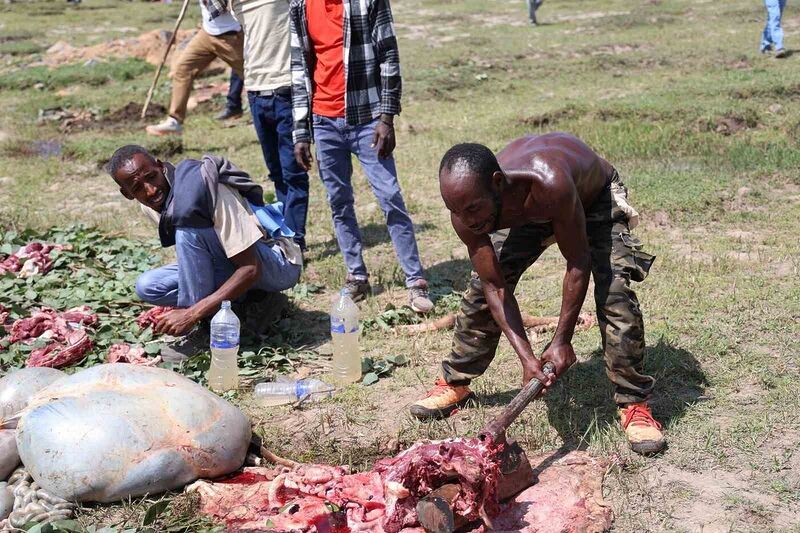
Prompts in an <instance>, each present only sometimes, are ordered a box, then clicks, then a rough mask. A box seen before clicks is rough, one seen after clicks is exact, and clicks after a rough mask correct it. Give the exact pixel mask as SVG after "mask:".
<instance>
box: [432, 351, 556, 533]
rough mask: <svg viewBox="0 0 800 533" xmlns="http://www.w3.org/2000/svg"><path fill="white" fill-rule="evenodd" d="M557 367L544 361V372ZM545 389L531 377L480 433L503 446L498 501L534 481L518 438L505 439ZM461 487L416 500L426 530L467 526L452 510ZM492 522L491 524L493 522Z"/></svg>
mask: <svg viewBox="0 0 800 533" xmlns="http://www.w3.org/2000/svg"><path fill="white" fill-rule="evenodd" d="M554 371H555V366H554V365H553V364H552V363H545V365H544V367H543V368H542V372H544V373H545V374H552V373H553V372H554ZM542 389H544V385H543V384H542V382H540V381H539V380H537V379H532V380H530V382H528V384H527V385H525V387H523V388H522V390H521V391H519V393H517V395H516V396H515V397H514V399H513V400H511V402H510V403H509V404H508V406H507V407H506V408H505V409H504V410H503V412H502V413H500V414H499V415H498V416H496V417H495V418H494V419H492V420H491V421H490V422H489V423H488V424H487V425H486V427H485V428H484V429H483V431H481V432H480V433H479V434H478V438H479V439H481V440H489V441H490V442H493V443H494V444H495V445H500V444H502V445H503V451H502V452H501V454H500V479H499V480H498V484H497V499H498V501H503V500H507V499H508V498H511V497H512V496H516V495H517V494H519V493H520V492H522V491H523V490H525V489H527V488H528V487H530V486H531V485H533V484H534V482H535V479H534V474H533V467H531V463H530V461H529V460H528V456H527V455H525V450H523V449H522V448H521V447H520V445H519V444H517V442H516V441H514V440H513V439H512V440H508V439H507V438H506V430H507V429H508V427H509V426H510V425H511V424H512V422H514V420H516V419H517V417H518V416H519V415H520V413H522V411H524V410H525V407H527V406H528V404H529V403H531V401H533V399H534V398H536V396H538V395H539V393H541V392H542ZM460 491H461V487H460V486H459V485H458V483H449V484H447V485H442V486H441V487H438V488H437V489H435V490H434V491H432V492H431V493H430V494H428V495H427V496H425V497H424V498H422V499H421V500H420V501H419V502H418V503H417V515H418V516H419V523H420V525H422V527H423V528H424V529H425V531H426V532H427V533H453V532H454V531H455V530H456V529H458V528H460V527H461V526H464V525H466V524H465V523H464V520H463V518H462V517H461V516H460V515H457V514H456V513H454V512H453V507H452V505H453V502H454V501H455V499H456V498H457V497H458V494H459V492H460ZM490 525H491V524H490Z"/></svg>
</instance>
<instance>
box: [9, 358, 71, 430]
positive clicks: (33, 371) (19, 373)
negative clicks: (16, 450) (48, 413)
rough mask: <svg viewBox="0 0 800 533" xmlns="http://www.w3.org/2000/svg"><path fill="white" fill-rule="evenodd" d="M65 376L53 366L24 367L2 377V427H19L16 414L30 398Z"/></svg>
mask: <svg viewBox="0 0 800 533" xmlns="http://www.w3.org/2000/svg"><path fill="white" fill-rule="evenodd" d="M64 376H66V374H65V373H63V372H62V371H60V370H55V369H53V368H22V369H20V370H16V371H14V372H12V373H10V374H8V375H7V376H5V377H3V378H0V429H4V428H6V429H14V428H15V427H17V418H16V416H17V415H18V414H19V413H21V412H22V410H23V409H25V406H27V405H28V402H29V401H30V399H31V398H32V397H33V396H35V395H36V393H38V392H39V391H40V390H42V389H44V388H45V387H47V386H48V385H50V384H51V383H53V382H54V381H56V380H59V379H61V378H63V377H64Z"/></svg>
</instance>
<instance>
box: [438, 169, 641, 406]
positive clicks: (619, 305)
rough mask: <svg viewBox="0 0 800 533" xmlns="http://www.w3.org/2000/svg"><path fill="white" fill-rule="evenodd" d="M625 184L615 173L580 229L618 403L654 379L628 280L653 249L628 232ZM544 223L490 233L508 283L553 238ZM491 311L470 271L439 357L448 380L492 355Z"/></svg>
mask: <svg viewBox="0 0 800 533" xmlns="http://www.w3.org/2000/svg"><path fill="white" fill-rule="evenodd" d="M626 197H627V191H626V190H625V188H624V185H623V184H622V181H621V180H620V179H619V176H618V175H617V174H616V173H615V174H614V177H613V179H612V181H611V184H610V185H609V186H608V187H606V189H605V190H603V191H602V192H601V193H600V195H599V196H598V198H597V200H595V203H594V204H593V205H592V207H591V208H590V209H589V211H588V212H587V213H586V233H587V235H588V237H589V248H590V252H591V255H592V277H593V278H594V299H595V305H596V306H597V321H598V324H599V326H600V335H601V337H602V342H603V351H604V353H605V363H606V373H607V375H608V378H609V379H610V380H611V382H612V383H613V384H614V385H615V387H616V392H615V395H614V400H615V401H616V402H617V403H618V404H626V403H631V402H639V401H642V400H645V399H646V398H647V397H648V396H649V395H650V392H651V390H652V388H653V383H654V379H653V378H652V377H650V376H646V375H644V374H643V373H642V372H643V368H642V361H643V356H644V346H645V344H644V322H643V320H642V312H641V310H640V308H639V301H638V300H637V299H636V293H635V292H634V291H633V289H631V281H642V280H644V278H645V277H646V276H647V273H648V271H649V270H650V266H651V265H652V263H653V260H654V259H655V257H654V256H652V255H650V254H647V253H645V252H643V251H642V250H641V248H642V245H641V243H640V241H639V240H638V239H637V238H636V237H634V236H633V235H631V233H630V229H629V225H628V220H629V216H628V214H626V210H628V209H630V208H629V206H628V205H627V201H626ZM552 237H553V228H552V225H551V224H549V223H535V224H527V225H524V226H517V227H514V228H511V229H510V230H503V231H499V232H497V233H494V234H493V235H492V243H493V245H494V248H495V253H496V254H497V258H498V260H499V262H500V268H501V269H502V272H503V275H504V276H505V280H506V284H507V286H508V289H509V290H512V291H513V290H514V288H515V287H516V285H517V283H518V282H519V279H520V277H521V276H522V273H523V272H525V270H527V268H528V267H529V266H531V265H532V264H533V263H534V262H535V261H536V259H538V258H539V256H540V255H541V254H542V252H544V250H545V249H546V247H547V244H548V243H547V242H546V241H547V240H548V239H550V240H552ZM501 333H502V332H501V330H500V326H498V325H497V323H496V322H495V321H494V318H492V315H491V312H490V311H489V306H488V304H487V303H486V298H485V297H484V294H483V288H482V286H481V281H480V279H479V278H478V276H477V274H475V273H474V272H473V273H472V279H471V280H470V283H469V287H468V289H467V291H466V293H465V294H464V298H463V299H462V301H461V310H460V312H459V313H458V315H457V317H456V325H455V333H454V337H453V348H452V351H451V353H450V355H449V356H448V357H447V359H445V361H443V362H442V367H443V369H444V377H445V380H446V381H447V382H448V383H451V384H454V385H463V384H467V383H469V381H470V380H472V379H474V378H476V377H478V376H480V375H481V374H483V373H484V372H485V371H486V369H487V368H488V367H489V364H490V363H491V362H492V359H494V355H495V352H496V350H497V344H498V342H499V341H500V335H501Z"/></svg>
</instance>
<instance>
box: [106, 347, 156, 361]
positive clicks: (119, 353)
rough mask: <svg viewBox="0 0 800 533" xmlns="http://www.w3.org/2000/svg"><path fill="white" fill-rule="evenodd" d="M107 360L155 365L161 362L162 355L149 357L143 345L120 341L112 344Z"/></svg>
mask: <svg viewBox="0 0 800 533" xmlns="http://www.w3.org/2000/svg"><path fill="white" fill-rule="evenodd" d="M106 360H107V361H108V362H109V363H130V364H132V365H142V366H155V365H157V364H158V363H160V362H161V357H147V354H146V353H145V351H144V348H143V347H141V346H131V345H130V344H125V343H119V344H112V345H111V347H110V348H109V349H108V353H107V354H106Z"/></svg>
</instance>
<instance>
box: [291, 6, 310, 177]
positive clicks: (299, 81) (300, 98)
mask: <svg viewBox="0 0 800 533" xmlns="http://www.w3.org/2000/svg"><path fill="white" fill-rule="evenodd" d="M298 13H299V12H298V10H297V8H290V10H289V33H290V37H289V43H290V46H291V75H292V119H293V120H294V128H293V131H292V141H293V142H294V157H295V159H296V160H297V164H298V165H300V166H301V167H302V168H303V169H304V170H308V169H310V168H311V160H312V157H311V129H310V128H309V127H308V119H309V117H308V116H309V107H310V105H311V98H310V96H309V94H308V85H307V84H308V79H307V77H306V65H305V59H304V58H303V53H304V52H303V43H302V38H301V36H300V33H298V31H299V29H298V28H297V25H298V24H299V23H300V20H299V19H300V15H299V14H298ZM295 19H298V20H295ZM300 30H302V34H303V35H304V36H305V34H306V29H305V28H300Z"/></svg>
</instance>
